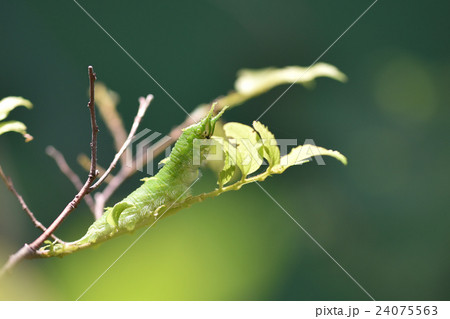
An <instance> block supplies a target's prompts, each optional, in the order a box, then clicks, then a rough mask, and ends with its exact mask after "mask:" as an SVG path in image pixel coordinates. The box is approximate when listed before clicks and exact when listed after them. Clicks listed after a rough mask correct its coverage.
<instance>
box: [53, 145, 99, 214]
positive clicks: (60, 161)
mask: <svg viewBox="0 0 450 319" xmlns="http://www.w3.org/2000/svg"><path fill="white" fill-rule="evenodd" d="M45 151H46V153H47V155H48V156H50V157H51V158H53V159H54V160H55V162H56V165H58V167H59V169H60V170H61V172H62V173H63V174H64V175H66V177H67V178H68V179H69V180H70V181H71V182H72V184H73V186H75V189H76V190H77V191H79V190H80V189H81V188H82V187H83V183H82V182H81V179H80V178H79V177H78V175H77V174H75V172H74V171H72V169H71V168H70V167H69V165H68V164H67V162H66V159H65V158H64V156H63V155H62V154H61V152H59V151H58V150H57V149H56V148H54V147H53V146H47V148H46V150H45ZM84 200H85V201H86V204H87V205H88V206H89V209H90V210H91V212H92V213H93V214H94V212H95V211H94V208H95V203H94V199H93V198H92V196H91V195H90V194H87V195H86V196H85V197H84Z"/></svg>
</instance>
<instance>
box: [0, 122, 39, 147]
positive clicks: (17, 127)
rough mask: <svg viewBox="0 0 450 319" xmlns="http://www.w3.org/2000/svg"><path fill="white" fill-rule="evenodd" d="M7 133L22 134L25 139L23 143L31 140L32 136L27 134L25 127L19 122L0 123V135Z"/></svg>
mask: <svg viewBox="0 0 450 319" xmlns="http://www.w3.org/2000/svg"><path fill="white" fill-rule="evenodd" d="M8 132H17V133H20V134H22V135H23V137H24V138H25V142H29V141H31V140H32V139H33V136H31V135H30V134H28V133H27V127H26V126H25V124H23V123H22V122H19V121H7V122H0V135H2V134H5V133H8Z"/></svg>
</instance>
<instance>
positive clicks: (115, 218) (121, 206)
mask: <svg viewBox="0 0 450 319" xmlns="http://www.w3.org/2000/svg"><path fill="white" fill-rule="evenodd" d="M133 206H134V205H132V204H130V203H128V202H119V203H117V204H116V205H114V207H113V208H112V210H111V212H110V213H109V214H108V216H106V221H107V222H108V224H110V225H111V226H114V227H117V225H118V224H119V217H120V214H122V212H123V211H124V210H125V209H127V208H129V207H133Z"/></svg>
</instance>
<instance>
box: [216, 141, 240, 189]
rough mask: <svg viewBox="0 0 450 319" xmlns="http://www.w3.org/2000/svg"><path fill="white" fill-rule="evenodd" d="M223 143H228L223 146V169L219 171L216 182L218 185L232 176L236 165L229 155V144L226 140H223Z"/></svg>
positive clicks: (223, 183) (226, 181)
mask: <svg viewBox="0 0 450 319" xmlns="http://www.w3.org/2000/svg"><path fill="white" fill-rule="evenodd" d="M223 141H224V143H226V144H228V145H226V146H225V147H224V165H223V169H222V170H221V171H220V173H219V180H218V181H217V183H218V184H219V186H220V187H222V186H223V185H225V184H226V183H228V182H229V181H230V180H231V178H233V176H234V174H235V172H236V165H235V162H234V161H233V160H232V158H231V157H230V148H231V146H230V145H229V143H228V142H227V141H226V140H223Z"/></svg>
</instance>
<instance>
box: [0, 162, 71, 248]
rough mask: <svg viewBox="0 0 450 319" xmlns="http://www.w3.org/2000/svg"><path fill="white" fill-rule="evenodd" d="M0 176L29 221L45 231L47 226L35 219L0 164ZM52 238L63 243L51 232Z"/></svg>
mask: <svg viewBox="0 0 450 319" xmlns="http://www.w3.org/2000/svg"><path fill="white" fill-rule="evenodd" d="M0 177H1V178H2V179H3V181H4V182H5V184H6V187H8V189H9V190H10V191H11V193H13V194H14V196H16V198H17V200H18V201H19V203H20V205H21V206H22V209H23V210H24V211H25V213H27V215H28V216H29V217H30V219H31V221H32V222H33V224H34V225H35V226H36V228H39V229H41V230H42V231H43V232H45V231H46V230H47V228H45V226H44V225H42V223H41V222H40V221H38V220H37V219H36V217H35V216H34V214H33V212H32V211H31V210H30V209H29V208H28V205H27V203H25V200H24V199H23V197H22V196H21V195H20V194H19V193H18V192H17V191H16V189H15V188H14V184H13V182H12V180H11V178H9V177H7V176H6V175H5V173H4V172H3V169H2V167H1V166H0ZM52 238H53V239H54V240H56V241H58V242H60V243H63V241H62V240H61V239H59V238H58V237H56V236H55V235H53V234H52Z"/></svg>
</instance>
